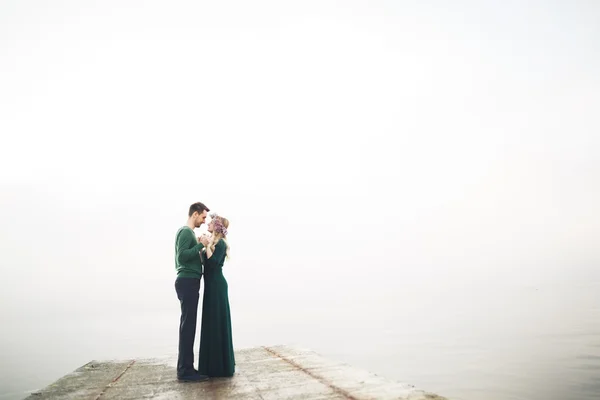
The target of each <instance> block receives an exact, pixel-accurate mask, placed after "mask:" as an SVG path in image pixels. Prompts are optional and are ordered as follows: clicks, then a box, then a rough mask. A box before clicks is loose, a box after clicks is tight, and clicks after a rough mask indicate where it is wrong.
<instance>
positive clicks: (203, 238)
mask: <svg viewBox="0 0 600 400" xmlns="http://www.w3.org/2000/svg"><path fill="white" fill-rule="evenodd" d="M209 240H210V239H209V238H208V235H206V233H204V234H203V235H202V236H200V237H199V238H198V241H199V242H200V243H202V244H203V245H205V246H208V242H209Z"/></svg>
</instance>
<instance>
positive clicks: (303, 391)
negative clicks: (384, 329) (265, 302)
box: [26, 346, 446, 400]
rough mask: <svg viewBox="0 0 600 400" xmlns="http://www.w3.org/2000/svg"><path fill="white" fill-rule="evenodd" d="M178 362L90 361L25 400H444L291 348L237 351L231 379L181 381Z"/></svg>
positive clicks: (259, 348)
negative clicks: (178, 377)
mask: <svg viewBox="0 0 600 400" xmlns="http://www.w3.org/2000/svg"><path fill="white" fill-rule="evenodd" d="M176 362H177V360H176V357H171V358H161V359H139V360H126V361H92V362H90V363H88V364H86V365H84V366H82V367H81V368H79V369H77V370H76V371H74V372H73V373H71V374H69V375H66V376H64V377H63V378H61V379H59V380H58V381H56V382H55V383H53V384H51V385H49V386H48V387H46V388H45V389H43V390H40V391H38V392H35V393H32V394H31V395H30V396H28V397H27V399H26V400H46V399H57V400H75V399H77V400H79V399H82V400H113V399H119V400H133V399H155V400H159V399H160V400H163V399H164V400H167V399H168V400H171V399H172V400H188V399H190V400H191V399H248V400H254V399H262V400H275V399H323V400H325V399H350V400H366V399H396V400H446V399H445V398H443V397H440V396H438V395H435V394H432V393H426V392H424V391H422V390H418V389H416V388H414V387H412V386H411V385H408V384H406V383H400V382H395V381H391V380H388V379H384V378H382V377H380V376H377V375H375V374H373V373H370V372H368V371H364V370H361V369H358V368H354V367H352V366H349V365H347V364H343V363H339V362H336V361H334V360H329V359H327V358H324V357H322V356H320V355H319V354H317V353H315V352H312V351H310V350H304V349H298V348H294V347H288V346H273V347H256V348H251V349H241V350H237V351H236V373H235V375H234V376H233V377H232V378H211V379H210V380H208V381H206V382H179V381H177V378H176V373H175V366H176Z"/></svg>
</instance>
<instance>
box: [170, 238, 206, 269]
mask: <svg viewBox="0 0 600 400" xmlns="http://www.w3.org/2000/svg"><path fill="white" fill-rule="evenodd" d="M203 248H204V245H203V244H202V243H197V241H196V237H195V236H194V234H193V233H191V232H189V231H185V232H181V235H179V238H178V239H177V262H178V263H179V264H184V263H186V262H188V261H192V260H193V259H194V257H200V251H201V250H202V249H203Z"/></svg>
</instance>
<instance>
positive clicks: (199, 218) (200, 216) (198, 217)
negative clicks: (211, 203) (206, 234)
mask: <svg viewBox="0 0 600 400" xmlns="http://www.w3.org/2000/svg"><path fill="white" fill-rule="evenodd" d="M195 214H196V219H195V220H194V226H195V227H196V228H200V225H202V224H203V223H204V221H206V215H207V214H208V213H207V212H206V210H204V211H202V212H201V213H195Z"/></svg>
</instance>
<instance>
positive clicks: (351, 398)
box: [263, 346, 359, 400]
mask: <svg viewBox="0 0 600 400" xmlns="http://www.w3.org/2000/svg"><path fill="white" fill-rule="evenodd" d="M263 349H265V350H266V351H268V352H269V353H271V354H273V355H274V356H276V357H278V358H280V359H282V360H283V361H285V362H287V363H288V364H290V365H292V366H294V367H295V368H296V369H299V370H300V371H302V372H304V373H305V374H307V375H309V376H310V377H312V378H314V379H316V380H318V381H319V382H321V383H322V384H323V385H325V386H327V387H328V388H330V389H331V390H333V391H334V392H336V393H338V394H341V395H342V396H344V397H345V398H347V399H348V400H359V399H358V398H356V397H354V396H352V395H351V394H350V393H349V392H348V391H346V390H344V389H342V388H341V387H338V386H335V385H334V384H333V383H331V382H329V381H328V380H327V379H325V378H323V377H322V376H319V375H317V374H315V373H314V372H311V371H309V370H307V369H306V368H304V367H303V366H302V365H300V364H298V363H296V362H294V361H293V360H290V359H289V358H286V357H284V356H282V355H281V354H279V353H277V352H276V351H275V350H273V349H270V348H269V347H265V346H263Z"/></svg>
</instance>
